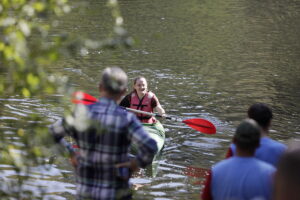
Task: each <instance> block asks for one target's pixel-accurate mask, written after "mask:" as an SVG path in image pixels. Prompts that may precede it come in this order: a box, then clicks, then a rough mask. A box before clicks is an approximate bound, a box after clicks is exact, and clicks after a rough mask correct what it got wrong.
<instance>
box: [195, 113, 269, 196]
mask: <svg viewBox="0 0 300 200" xmlns="http://www.w3.org/2000/svg"><path fill="white" fill-rule="evenodd" d="M259 140H260V128H259V126H258V125H257V123H256V122H255V121H254V120H252V119H247V120H244V121H243V122H242V123H241V124H240V125H239V126H238V127H237V129H236V132H235V135H234V137H233V143H234V144H235V145H236V156H233V157H231V158H228V159H226V160H223V161H220V162H218V163H217V164H216V165H214V166H213V167H212V169H211V172H210V173H209V175H208V176H207V179H206V182H205V186H204V189H203V191H202V195H201V197H202V200H254V199H260V200H270V199H271V196H272V176H273V174H274V172H275V168H274V167H273V166H272V165H270V164H268V163H266V162H263V161H261V160H258V159H257V158H255V157H254V153H255V150H256V148H257V147H259Z"/></svg>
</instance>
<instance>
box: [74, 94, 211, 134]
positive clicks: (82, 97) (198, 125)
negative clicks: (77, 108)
mask: <svg viewBox="0 0 300 200" xmlns="http://www.w3.org/2000/svg"><path fill="white" fill-rule="evenodd" d="M97 101H98V99H97V98H95V97H93V96H91V95H89V94H87V93H84V92H80V91H79V92H75V93H74V94H73V99H72V102H73V103H75V104H84V105H90V104H93V103H95V102H97ZM125 109H126V110H128V111H132V112H136V113H140V114H144V115H151V116H154V117H163V116H161V115H159V114H155V113H150V112H145V111H141V110H136V109H132V108H125ZM164 118H165V119H169V120H173V121H177V122H182V123H185V124H186V125H188V126H189V127H191V128H193V129H195V130H197V131H199V132H201V133H205V134H215V133H216V127H215V126H214V124H213V123H211V122H210V121H208V120H206V119H201V118H192V119H185V120H182V119H179V118H176V117H170V116H166V117H164Z"/></svg>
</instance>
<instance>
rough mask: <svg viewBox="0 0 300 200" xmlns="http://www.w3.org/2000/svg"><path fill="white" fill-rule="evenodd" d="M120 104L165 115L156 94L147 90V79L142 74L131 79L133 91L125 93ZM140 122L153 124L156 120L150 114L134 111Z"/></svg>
mask: <svg viewBox="0 0 300 200" xmlns="http://www.w3.org/2000/svg"><path fill="white" fill-rule="evenodd" d="M120 106H123V107H126V108H132V109H136V110H141V111H145V112H150V113H153V111H154V110H156V111H157V112H158V113H159V114H160V115H162V116H163V117H164V116H165V115H166V113H165V110H164V109H163V108H162V106H161V105H160V103H159V101H158V98H157V97H156V95H155V94H154V93H153V92H151V91H148V84H147V80H146V78H145V77H143V76H138V77H137V78H135V79H134V81H133V91H132V92H130V93H129V94H128V95H126V96H125V97H124V98H123V100H122V101H121V103H120ZM136 115H137V117H138V118H139V120H140V121H141V122H142V123H150V124H153V123H155V122H156V121H157V120H156V119H155V117H153V116H150V115H144V114H139V113H136Z"/></svg>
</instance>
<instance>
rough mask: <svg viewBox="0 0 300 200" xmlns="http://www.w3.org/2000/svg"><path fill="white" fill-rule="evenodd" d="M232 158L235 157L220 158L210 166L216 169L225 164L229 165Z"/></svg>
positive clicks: (232, 160)
mask: <svg viewBox="0 0 300 200" xmlns="http://www.w3.org/2000/svg"><path fill="white" fill-rule="evenodd" d="M234 159H235V157H230V158H228V159H224V160H221V161H219V162H217V163H216V164H214V165H213V166H212V169H213V170H218V169H221V168H224V167H226V166H227V165H230V164H231V163H232V162H234Z"/></svg>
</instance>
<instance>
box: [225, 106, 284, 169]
mask: <svg viewBox="0 0 300 200" xmlns="http://www.w3.org/2000/svg"><path fill="white" fill-rule="evenodd" d="M248 117H249V118H250V119H253V120H255V121H256V122H257V123H258V124H259V126H260V127H261V130H262V131H261V139H260V147H259V148H257V149H256V152H255V157H256V158H258V159H260V160H262V161H265V162H267V163H270V164H272V165H273V166H275V167H276V166H277V163H278V160H279V158H280V156H281V155H282V154H283V153H284V151H285V150H286V145H284V144H282V143H280V142H277V141H275V140H273V139H271V138H270V137H269V130H270V126H271V122H272V118H273V113H272V110H271V109H270V108H269V107H268V106H267V105H266V104H263V103H255V104H253V105H251V106H250V107H249V109H248ZM233 155H236V146H235V144H231V145H230V147H229V150H228V152H227V155H226V158H228V157H231V156H233Z"/></svg>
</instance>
